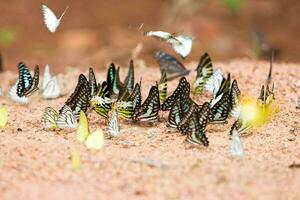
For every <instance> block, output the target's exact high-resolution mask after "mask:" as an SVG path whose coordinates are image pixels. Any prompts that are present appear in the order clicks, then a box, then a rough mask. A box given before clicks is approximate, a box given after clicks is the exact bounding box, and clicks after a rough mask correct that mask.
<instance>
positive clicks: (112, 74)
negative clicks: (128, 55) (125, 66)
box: [106, 63, 124, 97]
mask: <svg viewBox="0 0 300 200" xmlns="http://www.w3.org/2000/svg"><path fill="white" fill-rule="evenodd" d="M119 73H120V68H119V67H118V69H116V67H115V65H114V63H111V64H110V65H109V67H108V71H107V78H106V82H107V85H108V89H109V93H110V96H111V97H119V96H121V93H122V90H123V87H124V85H123V83H121V81H120V75H119Z"/></svg>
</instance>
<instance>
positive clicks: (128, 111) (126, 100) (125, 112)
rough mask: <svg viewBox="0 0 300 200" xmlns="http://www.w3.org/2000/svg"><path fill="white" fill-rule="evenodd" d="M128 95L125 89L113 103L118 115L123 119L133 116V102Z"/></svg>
mask: <svg viewBox="0 0 300 200" xmlns="http://www.w3.org/2000/svg"><path fill="white" fill-rule="evenodd" d="M130 96H131V95H130V93H129V92H128V89H126V90H125V92H124V93H123V95H122V96H120V97H119V99H117V101H116V102H115V105H114V106H115V108H116V110H117V111H118V113H119V114H120V116H121V117H122V118H124V119H131V118H132V116H133V102H132V99H131V98H130Z"/></svg>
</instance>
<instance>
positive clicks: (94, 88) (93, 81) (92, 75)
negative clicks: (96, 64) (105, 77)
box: [89, 67, 98, 97]
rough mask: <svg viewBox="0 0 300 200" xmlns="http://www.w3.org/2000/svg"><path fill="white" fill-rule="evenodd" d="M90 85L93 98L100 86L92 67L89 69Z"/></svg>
mask: <svg viewBox="0 0 300 200" xmlns="http://www.w3.org/2000/svg"><path fill="white" fill-rule="evenodd" d="M89 84H90V93H91V96H92V97H93V96H95V95H96V92H97V91H98V84H97V80H96V77H95V73H94V70H93V68H91V67H90V69H89Z"/></svg>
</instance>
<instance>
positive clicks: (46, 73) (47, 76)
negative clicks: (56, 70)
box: [42, 64, 51, 91]
mask: <svg viewBox="0 0 300 200" xmlns="http://www.w3.org/2000/svg"><path fill="white" fill-rule="evenodd" d="M50 80H51V74H50V69H49V65H48V64H47V65H46V66H45V71H44V79H43V84H42V90H43V91H44V90H45V89H46V86H47V84H48V82H49V81H50Z"/></svg>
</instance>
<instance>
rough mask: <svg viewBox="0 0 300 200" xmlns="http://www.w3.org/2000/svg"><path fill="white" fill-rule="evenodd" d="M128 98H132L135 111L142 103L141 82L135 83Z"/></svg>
mask: <svg viewBox="0 0 300 200" xmlns="http://www.w3.org/2000/svg"><path fill="white" fill-rule="evenodd" d="M130 99H131V100H132V107H133V111H134V112H135V111H136V110H137V109H139V108H140V107H141V104H142V94H141V83H136V84H135V86H134V89H133V91H132V93H131V94H130Z"/></svg>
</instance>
